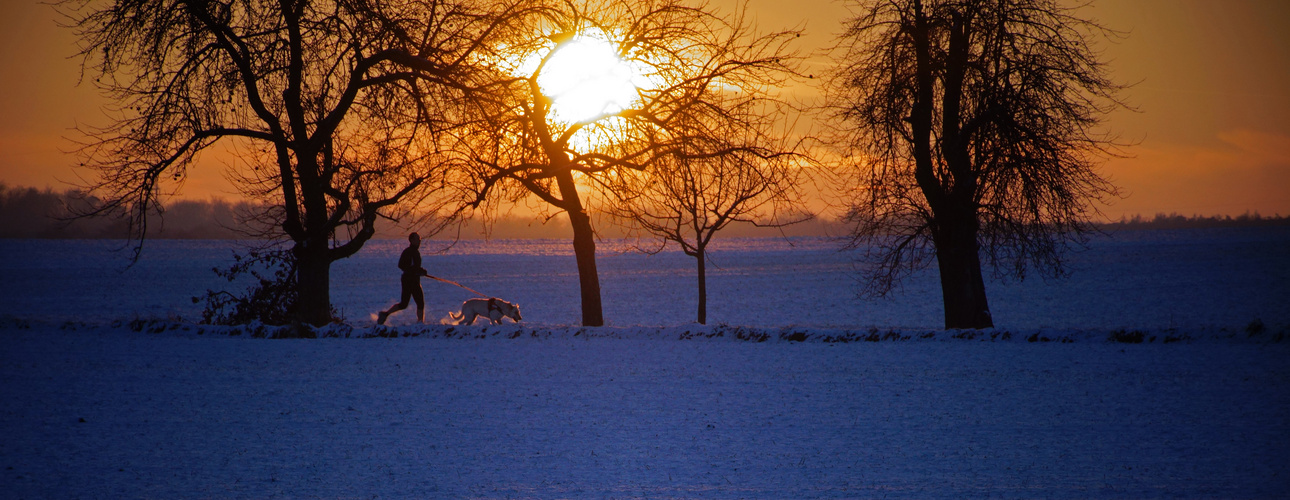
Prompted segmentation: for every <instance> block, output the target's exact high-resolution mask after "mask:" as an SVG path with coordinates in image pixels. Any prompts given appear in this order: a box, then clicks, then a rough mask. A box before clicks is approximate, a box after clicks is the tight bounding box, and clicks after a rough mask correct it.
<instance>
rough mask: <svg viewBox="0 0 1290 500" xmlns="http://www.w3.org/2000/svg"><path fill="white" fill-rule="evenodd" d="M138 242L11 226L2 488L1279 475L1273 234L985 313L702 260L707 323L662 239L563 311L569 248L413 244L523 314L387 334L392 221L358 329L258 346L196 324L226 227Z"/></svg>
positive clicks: (929, 288) (1202, 485) (1095, 263)
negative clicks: (948, 326) (992, 320)
mask: <svg viewBox="0 0 1290 500" xmlns="http://www.w3.org/2000/svg"><path fill="white" fill-rule="evenodd" d="M151 245H153V247H151V249H150V250H147V251H145V252H148V251H151V252H152V253H151V254H149V253H145V256H144V261H142V262H140V263H139V264H138V265H136V266H135V267H132V268H130V269H128V270H123V266H122V265H121V261H120V259H121V255H120V254H116V253H112V252H110V251H108V250H109V249H110V248H111V245H105V244H103V243H100V242H48V241H19V240H0V278H2V280H3V285H4V286H0V396H3V400H2V401H3V404H0V492H3V493H0V497H4V498H74V497H90V498H177V497H183V498H191V497H198V498H265V497H306V498H312V497H326V498H335V497H344V498H351V497H364V498H370V497H387V498H477V497H482V498H770V499H778V498H982V497H1011V498H1090V497H1094V498H1153V497H1184V498H1285V497H1288V496H1290V424H1287V423H1288V422H1290V338H1287V337H1288V336H1290V312H1288V308H1290V305H1288V304H1290V292H1288V290H1290V252H1286V251H1285V249H1286V248H1287V245H1290V231H1288V230H1286V229H1284V228H1281V229H1263V230H1258V231H1243V230H1224V231H1191V232H1158V233H1143V234H1127V235H1120V236H1118V237H1117V238H1114V239H1109V240H1105V241H1098V242H1095V243H1094V245H1093V247H1092V248H1091V249H1090V250H1089V251H1087V252H1085V253H1082V254H1077V255H1076V256H1075V257H1074V258H1073V260H1072V268H1073V269H1072V270H1073V272H1074V273H1075V274H1074V275H1073V276H1072V278H1071V279H1069V280H1064V281H1055V282H1044V281H1042V280H1028V281H1026V282H1023V283H992V284H990V285H989V286H990V292H991V299H992V301H993V302H992V305H993V306H994V311H995V317H996V322H997V323H998V324H999V325H1000V327H999V328H997V329H995V330H987V331H981V332H956V331H940V330H938V329H937V326H938V324H939V322H940V309H939V303H938V301H937V299H938V298H939V297H938V292H937V291H936V290H935V286H934V278H931V277H928V276H921V277H916V278H915V280H914V281H912V282H911V283H910V284H909V286H908V287H907V289H906V290H905V291H903V293H902V294H901V295H898V296H896V297H894V298H893V299H891V300H888V301H865V300H861V299H857V298H856V297H855V296H854V294H853V293H852V292H851V290H852V286H853V283H854V282H853V280H852V277H851V274H850V269H851V267H850V266H851V264H850V261H849V257H848V256H846V255H844V254H838V253H837V252H835V251H833V250H832V248H830V247H829V246H828V245H827V244H825V242H821V241H806V240H802V241H796V242H795V243H794V245H793V246H788V245H784V244H782V243H781V242H775V241H757V240H754V241H745V242H740V243H739V244H738V245H734V246H730V247H727V248H726V249H724V250H723V252H722V253H720V254H718V255H716V256H715V258H716V260H717V264H719V265H721V266H722V268H721V269H720V270H717V271H714V272H713V275H712V278H710V281H711V282H712V287H713V289H714V290H713V297H712V299H711V307H712V311H711V315H712V321H711V323H712V325H710V326H706V327H705V326H700V325H695V324H691V323H689V321H690V319H691V315H692V314H693V306H692V304H693V295H692V293H693V292H692V285H693V272H692V271H690V269H691V262H690V261H689V260H687V259H685V258H684V257H683V256H678V255H676V254H663V255H660V256H655V257H647V256H641V255H635V254H614V253H607V254H606V255H605V257H604V258H603V260H602V266H601V270H602V279H603V281H604V288H605V295H606V299H605V300H606V317H607V319H608V320H609V323H610V325H609V326H606V327H603V328H581V327H578V326H573V325H572V324H573V323H575V322H576V318H577V315H576V313H577V307H576V306H577V304H576V293H572V292H573V291H576V276H574V275H573V274H572V267H573V266H572V257H571V256H570V255H568V254H567V251H566V249H564V248H563V247H562V246H560V245H556V244H553V243H535V242H529V243H509V244H487V245H486V244H477V245H474V246H472V245H470V244H463V245H459V246H458V247H455V248H453V249H451V250H449V251H448V253H446V254H443V255H427V258H426V263H427V267H428V268H430V269H431V272H432V273H435V274H436V275H440V276H445V277H449V278H453V279H457V280H460V281H462V282H463V283H468V284H469V285H470V286H472V287H474V288H478V289H481V290H485V291H488V292H489V293H497V294H498V295H501V296H503V297H505V298H507V299H510V300H514V301H517V302H519V303H521V305H522V307H523V308H524V316H525V320H526V321H525V322H524V323H523V324H521V325H514V324H509V323H508V324H506V325H502V326H483V325H479V326H473V327H454V326H447V325H438V324H430V325H414V324H409V321H410V320H411V319H413V318H412V314H411V313H410V312H404V313H400V314H399V315H396V316H395V317H394V318H393V320H392V323H393V326H392V327H389V328H378V327H374V326H373V325H372V322H371V320H370V319H369V317H368V314H370V313H371V312H374V311H376V310H379V309H380V308H382V307H385V306H387V305H388V304H389V302H390V301H391V300H392V299H393V298H394V297H393V293H394V292H396V291H397V289H396V288H394V287H395V286H396V283H397V282H396V281H394V279H395V277H396V276H397V274H396V273H397V271H394V272H390V271H389V270H388V269H387V268H389V267H392V263H393V259H394V258H396V257H397V252H398V251H399V248H400V245H399V244H398V243H397V242H384V243H379V244H375V245H372V246H371V247H370V248H368V249H365V250H364V251H363V253H360V255H359V256H358V257H357V258H355V259H351V260H350V261H347V262H344V263H342V264H340V265H338V267H337V277H336V278H335V280H334V282H333V289H334V293H333V297H334V300H335V301H336V302H337V303H338V304H339V305H340V306H341V308H342V310H343V311H344V312H345V313H346V315H347V317H348V318H349V320H348V321H347V324H345V325H337V326H333V327H329V328H326V329H323V330H320V331H318V332H315V335H317V336H320V337H323V338H318V339H299V340H268V339H266V338H264V337H274V336H278V335H280V334H281V330H278V329H274V328H269V327H263V326H255V325H253V326H249V327H240V328H227V327H211V326H205V325H198V324H196V323H195V321H194V319H195V318H196V317H198V313H199V311H200V306H197V305H194V304H192V301H191V300H189V298H190V297H191V296H194V295H200V293H201V292H202V291H204V290H205V289H206V288H212V287H217V286H221V283H219V281H218V279H217V278H215V277H214V276H213V275H212V274H211V273H209V271H208V270H209V268H210V267H212V266H222V265H226V264H227V261H228V260H229V255H230V254H229V248H231V247H230V244H229V243H227V242H152V243H151ZM425 250H426V252H425V253H427V254H429V253H430V252H429V250H432V248H431V247H430V246H429V245H427V247H426V248H425ZM150 257H151V259H150ZM687 273H688V274H687ZM426 292H427V299H428V302H429V304H428V309H429V312H428V314H427V316H428V320H429V322H431V323H437V322H438V321H437V320H438V318H440V317H442V316H446V313H447V311H448V310H450V309H452V308H453V307H455V306H457V305H459V304H460V301H461V300H464V299H465V298H468V297H469V295H468V294H466V293H463V292H461V291H460V290H456V289H448V288H435V287H434V286H432V285H431V284H429V283H427V284H426ZM1139 339H1140V340H1141V343H1136V342H1135V341H1137V340H1139Z"/></svg>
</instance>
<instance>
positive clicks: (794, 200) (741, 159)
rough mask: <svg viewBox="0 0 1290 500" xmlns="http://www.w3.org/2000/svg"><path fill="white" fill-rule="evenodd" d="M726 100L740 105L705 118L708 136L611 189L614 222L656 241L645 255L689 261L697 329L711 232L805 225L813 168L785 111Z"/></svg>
mask: <svg viewBox="0 0 1290 500" xmlns="http://www.w3.org/2000/svg"><path fill="white" fill-rule="evenodd" d="M727 98H728V99H732V100H738V101H740V102H739V103H738V104H733V103H732V104H728V105H725V106H723V107H722V108H721V111H722V113H721V116H720V117H705V122H706V123H707V125H705V126H703V127H702V128H703V129H705V130H706V131H707V132H708V133H705V134H704V135H703V136H700V137H695V138H692V139H687V140H682V141H680V142H681V144H682V147H680V148H678V149H676V150H674V151H673V152H672V153H671V155H670V156H668V157H666V158H663V159H661V160H660V161H658V162H656V163H655V165H654V168H653V169H651V170H647V171H624V172H621V174H620V175H618V176H615V177H614V178H613V179H612V180H611V182H612V186H611V188H610V191H611V192H612V193H613V194H614V197H615V204H614V205H613V206H612V213H613V214H614V215H615V217H617V218H619V219H622V220H625V221H627V222H628V223H629V225H635V226H639V227H640V228H642V229H644V230H645V231H647V232H649V233H650V234H652V235H654V236H656V237H658V238H661V239H662V240H663V242H664V244H663V245H659V246H658V247H656V250H654V249H650V250H646V251H650V252H653V251H661V250H663V249H664V248H665V247H666V243H667V242H673V243H676V244H677V245H679V246H680V247H681V251H682V252H684V253H685V254H686V255H688V256H690V257H693V258H694V259H695V264H696V271H697V285H698V306H697V309H698V310H697V313H696V321H698V322H699V323H700V324H706V323H707V321H708V286H707V283H708V281H707V269H706V267H707V262H708V258H709V257H708V245H709V244H710V243H712V240H713V238H714V237H716V235H717V233H718V232H720V231H721V230H723V229H725V228H726V227H727V226H729V225H730V224H732V223H736V222H742V223H748V224H753V225H756V226H758V227H784V226H787V225H790V224H795V223H798V222H802V221H804V220H807V219H809V218H810V217H811V216H810V214H808V213H807V212H806V208H805V205H804V203H803V193H802V192H801V190H800V188H801V186H802V184H803V183H802V178H803V176H804V175H805V174H806V169H807V168H811V167H812V163H813V160H812V159H811V158H810V157H808V156H807V155H805V154H804V153H803V151H802V149H803V148H802V147H800V143H801V141H797V140H794V139H792V138H791V137H790V133H789V131H790V130H791V128H790V127H788V126H787V125H788V124H787V123H785V120H784V117H786V116H788V115H789V114H790V113H789V112H788V110H786V109H785V108H786V105H785V104H784V103H783V102H779V101H775V100H772V99H769V98H767V97H766V96H758V95H751V96H750V95H746V94H744V95H741V94H738V93H732V95H729V96H727Z"/></svg>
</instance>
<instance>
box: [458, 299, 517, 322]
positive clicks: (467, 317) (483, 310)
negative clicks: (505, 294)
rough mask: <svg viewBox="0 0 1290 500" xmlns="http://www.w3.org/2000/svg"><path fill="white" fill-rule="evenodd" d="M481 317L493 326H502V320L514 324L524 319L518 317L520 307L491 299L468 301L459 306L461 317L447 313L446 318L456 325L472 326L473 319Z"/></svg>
mask: <svg viewBox="0 0 1290 500" xmlns="http://www.w3.org/2000/svg"><path fill="white" fill-rule="evenodd" d="M479 316H483V317H485V318H488V319H489V320H490V321H492V322H493V324H494V325H500V324H502V318H511V319H512V320H514V321H515V322H516V323H518V322H520V321H521V320H523V319H524V318H523V317H522V316H520V306H519V305H518V304H512V303H510V302H507V301H505V300H502V299H499V298H496V297H494V298H491V299H470V300H467V301H466V302H464V303H462V304H461V316H457V315H456V314H454V313H451V312H450V313H448V317H450V318H452V319H453V321H456V322H457V324H458V325H472V324H474V323H475V318H477V317H479Z"/></svg>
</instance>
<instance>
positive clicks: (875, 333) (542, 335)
mask: <svg viewBox="0 0 1290 500" xmlns="http://www.w3.org/2000/svg"><path fill="white" fill-rule="evenodd" d="M32 328H38V329H42V330H51V329H54V328H57V329H58V330H102V331H118V332H134V333H147V334H154V335H155V334H167V335H179V336H200V335H206V334H211V335H221V336H229V337H247V338H264V339H286V338H357V339H376V338H413V337H416V338H430V339H457V340H484V339H515V340H520V339H538V340H546V339H586V340H590V339H630V340H660V341H663V340H675V341H734V342H751V343H761V342H813V343H853V342H1013V343H1061V344H1070V343H1121V344H1172V343H1177V342H1182V343H1193V342H1216V343H1234V344H1268V343H1280V342H1283V341H1285V340H1287V338H1288V337H1290V335H1288V334H1290V327H1287V326H1286V325H1281V326H1279V327H1273V328H1269V327H1267V326H1265V325H1263V324H1262V323H1261V322H1254V323H1251V324H1250V325H1248V326H1246V327H1245V328H1244V329H1232V328H1228V327H1191V328H1156V329H1150V328H1148V329H1129V328H1118V329H1099V328H1084V329H1080V328H1056V329H1007V328H993V329H984V330H929V329H917V328H877V327H867V328H865V327H857V328H820V327H798V326H794V325H789V326H783V327H758V326H738V325H729V324H716V325H701V324H698V323H690V324H684V325H676V326H604V327H584V326H578V325H542V324H528V323H505V324H502V325H467V326H461V325H432V324H423V325H401V326H379V325H374V326H370V327H355V326H353V325H349V324H345V323H336V324H331V325H327V326H324V327H320V328H313V327H309V326H307V325H282V326H275V325H266V324H263V323H259V322H255V323H250V324H246V325H235V326H224V325H202V324H194V323H191V322H185V321H182V320H176V319H162V318H151V319H149V318H135V319H132V320H129V321H125V320H116V321H112V322H110V323H107V324H95V323H83V322H63V323H61V324H57V325H53V324H48V323H44V322H41V321H38V320H29V319H25V318H18V317H12V316H0V331H3V330H27V329H32Z"/></svg>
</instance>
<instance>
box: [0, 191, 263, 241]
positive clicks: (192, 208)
mask: <svg viewBox="0 0 1290 500" xmlns="http://www.w3.org/2000/svg"><path fill="white" fill-rule="evenodd" d="M91 200H92V198H89V197H87V196H85V195H83V194H82V193H80V192H78V191H75V190H68V191H63V192H55V191H54V190H52V189H48V188H46V189H45V190H43V191H42V190H39V189H36V188H24V187H9V186H6V185H5V184H4V183H0V238H108V239H124V238H127V237H128V236H129V223H128V221H127V220H126V219H125V218H123V217H120V216H116V215H106V216H102V217H89V218H73V217H72V216H73V215H74V214H75V213H77V209H78V208H79V209H84V208H87V207H89V206H90V203H91V202H92V201H91ZM250 208H252V206H251V205H250V204H248V203H230V202H227V201H224V200H219V199H214V200H210V201H188V200H181V201H176V202H174V203H170V204H168V205H167V206H166V211H165V216H164V217H161V218H155V219H150V220H149V223H148V234H147V236H148V237H149V238H166V239H230V238H246V237H247V236H246V233H245V232H244V231H242V232H240V230H241V229H242V228H243V226H242V225H241V224H240V223H239V222H238V217H237V214H238V213H239V212H241V211H246V210H248V209H250ZM118 215H119V214H118Z"/></svg>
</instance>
